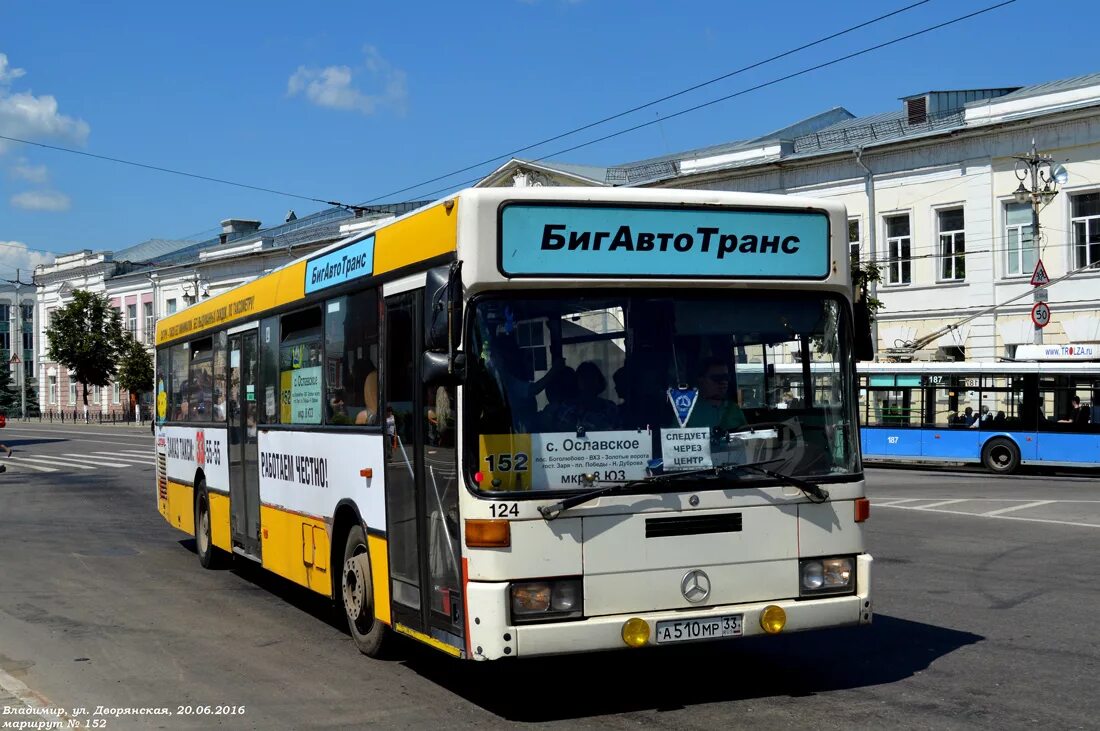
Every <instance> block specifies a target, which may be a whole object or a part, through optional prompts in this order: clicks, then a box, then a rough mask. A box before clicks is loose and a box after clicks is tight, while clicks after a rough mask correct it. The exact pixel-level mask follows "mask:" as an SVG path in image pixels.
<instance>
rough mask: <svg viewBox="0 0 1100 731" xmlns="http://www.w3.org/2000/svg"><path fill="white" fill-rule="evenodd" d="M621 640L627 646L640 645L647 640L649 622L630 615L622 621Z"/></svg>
mask: <svg viewBox="0 0 1100 731" xmlns="http://www.w3.org/2000/svg"><path fill="white" fill-rule="evenodd" d="M623 642H625V643H626V644H627V646H628V647H641V646H643V645H645V644H646V643H647V642H649V622H646V621H645V620H644V619H641V618H640V617H631V618H630V619H628V620H626V622H624V623H623Z"/></svg>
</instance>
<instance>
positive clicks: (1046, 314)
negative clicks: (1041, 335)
mask: <svg viewBox="0 0 1100 731" xmlns="http://www.w3.org/2000/svg"><path fill="white" fill-rule="evenodd" d="M1031 321H1032V322H1034V323H1035V327H1039V328H1042V327H1046V326H1047V325H1049V324H1050V306H1049V305H1047V303H1046V302H1036V303H1035V306H1034V307H1032V308H1031Z"/></svg>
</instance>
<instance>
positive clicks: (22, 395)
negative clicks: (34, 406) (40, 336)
mask: <svg viewBox="0 0 1100 731" xmlns="http://www.w3.org/2000/svg"><path fill="white" fill-rule="evenodd" d="M22 286H23V270H22V269H16V270H15V341H16V342H15V343H14V345H15V346H16V347H13V348H12V349H11V350H12V353H13V354H16V358H17V360H16V361H15V364H16V365H17V366H18V368H17V369H16V370H17V371H18V373H17V377H18V378H19V418H20V419H26V418H27V377H26V375H25V369H26V366H25V365H24V363H23V358H22V357H20V356H19V355H17V354H18V353H19V352H20V351H21V350H23V299H22V298H21V297H20V296H19V294H20V288H21V287H22ZM32 322H33V319H32ZM10 341H11V339H10V338H9V342H10Z"/></svg>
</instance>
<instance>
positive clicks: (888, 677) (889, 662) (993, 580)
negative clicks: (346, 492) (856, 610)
mask: <svg viewBox="0 0 1100 731" xmlns="http://www.w3.org/2000/svg"><path fill="white" fill-rule="evenodd" d="M151 439H152V438H151V435H150V434H149V433H148V431H147V430H140V429H126V428H87V427H84V428H81V427H77V428H74V427H71V426H70V427H67V429H66V428H61V427H56V428H55V427H49V426H46V425H43V426H38V425H32V426H30V427H10V428H8V429H5V430H4V431H3V432H0V440H3V441H5V442H6V443H7V444H9V445H11V446H13V447H14V448H15V449H16V453H15V456H14V457H13V458H12V459H11V460H5V459H3V458H0V463H4V464H6V465H9V470H8V471H7V473H5V474H3V475H0V679H4V678H6V679H7V681H6V683H5V682H0V727H2V724H3V722H4V721H5V720H8V718H9V717H5V716H3V715H2V714H3V713H4V707H5V706H7V707H9V708H14V707H16V706H18V705H20V701H18V700H16V699H15V698H14V697H13V696H12V688H15V689H16V691H18V694H20V695H21V696H22V697H23V698H24V699H29V700H26V701H25V702H32V703H33V702H40V703H47V702H48V703H50V704H52V705H54V706H56V707H60V708H62V709H66V710H70V711H71V710H72V709H74V708H78V707H81V706H83V707H87V708H89V709H94V708H95V707H96V706H108V707H113V708H120V707H122V708H150V707H167V708H169V709H170V710H171V711H172V712H173V713H174V712H175V711H176V710H177V708H178V706H180V705H185V706H186V705H191V706H217V705H223V704H224V705H230V706H237V707H239V706H244V713H243V714H242V715H237V716H221V717H211V716H202V717H198V716H179V715H173V716H172V717H162V718H145V719H135V718H123V719H118V720H114V719H110V720H108V724H107V725H106V728H111V729H117V728H168V729H176V728H210V727H223V728H260V727H263V728H315V727H316V728H325V727H331V728H340V727H363V726H377V727H383V728H391V727H405V728H440V727H447V728H473V727H476V728H481V729H484V728H497V727H504V726H510V725H514V724H516V723H517V722H518V723H523V724H525V725H526V724H536V725H541V724H548V725H552V726H558V727H563V728H579V727H584V728H588V727H591V728H596V727H599V728H627V727H629V728H636V727H639V726H642V727H662V728H706V729H712V728H853V727H854V728H882V727H895V728H936V729H940V728H974V727H977V728H998V729H1003V728H1016V727H1024V726H1033V725H1036V724H1042V725H1044V726H1048V727H1056V728H1084V727H1095V726H1096V724H1097V719H1098V718H1100V693H1097V692H1096V679H1097V677H1100V631H1098V629H1100V626H1098V625H1100V622H1098V621H1097V619H1096V616H1097V609H1096V608H1097V606H1098V605H1100V589H1098V586H1100V490H1098V489H1097V488H1098V487H1100V481H1098V479H1100V478H1091V477H1082V476H1064V475H1058V476H1051V475H1029V476H1024V477H1010V478H993V477H988V476H986V475H984V474H982V473H980V472H975V471H966V472H961V471H947V470H943V471H921V470H888V469H869V470H868V478H869V481H870V488H869V491H870V494H871V497H872V500H873V502H874V504H875V507H874V508H873V510H872V517H871V520H870V522H869V523H868V524H867V525H868V540H869V543H870V547H871V550H872V552H873V554H874V555H875V557H876V563H875V576H874V592H875V609H876V617H875V621H874V624H873V625H872V626H870V627H867V628H860V629H852V630H840V631H832V632H822V633H814V634H801V635H798V634H792V635H787V636H779V637H775V638H767V637H765V638H750V639H745V640H739V641H734V642H730V643H725V644H716V645H695V646H693V647H689V648H673V649H671V650H661V651H642V652H620V653H610V654H601V655H593V656H579V657H566V658H555V659H552V660H542V661H530V660H528V661H518V662H512V663H508V662H503V663H499V664H495V665H489V666H485V665H481V664H474V663H458V662H454V661H450V660H449V659H448V658H446V657H444V656H442V655H441V654H439V653H436V652H435V651H433V650H431V649H428V648H422V647H420V646H416V645H412V644H399V645H398V646H397V648H396V651H395V652H394V653H393V656H392V657H391V658H389V659H387V660H384V661H372V660H369V659H367V658H364V657H362V656H360V655H359V654H358V653H357V652H356V651H355V649H354V647H353V645H352V643H351V640H350V638H349V637H348V635H347V634H346V632H345V631H344V629H343V627H342V626H341V623H340V622H339V621H338V620H336V619H334V618H333V616H332V614H331V613H330V611H329V610H328V607H327V606H326V604H325V602H324V601H321V600H319V599H317V598H314V596H313V595H311V594H309V593H308V592H305V591H303V590H299V589H298V588H296V587H294V586H292V585H290V584H288V583H287V582H284V581H282V580H280V579H278V578H275V577H272V576H269V575H267V574H264V573H263V572H260V571H256V570H249V569H239V568H235V569H232V570H228V571H204V570H202V569H201V568H200V567H199V565H198V561H197V559H196V556H195V554H194V547H193V542H192V541H191V540H189V539H186V538H185V537H184V536H182V534H180V533H178V532H176V531H174V530H172V529H171V528H169V527H168V526H167V525H166V524H165V523H164V522H163V521H162V519H161V518H160V516H159V515H158V514H157V512H156V506H155V502H154V485H153V455H152V447H151ZM31 460H37V461H35V462H32V461H31ZM111 465H116V466H111ZM35 467H37V468H40V469H35ZM45 470H53V471H45ZM5 684H6V685H7V686H8V687H7V689H6V690H5V689H4V686H5ZM36 699H37V700H36Z"/></svg>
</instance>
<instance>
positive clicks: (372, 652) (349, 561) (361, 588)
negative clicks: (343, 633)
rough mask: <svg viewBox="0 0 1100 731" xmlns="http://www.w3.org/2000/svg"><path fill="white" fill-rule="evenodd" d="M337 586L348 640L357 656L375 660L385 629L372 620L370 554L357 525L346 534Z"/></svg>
mask: <svg viewBox="0 0 1100 731" xmlns="http://www.w3.org/2000/svg"><path fill="white" fill-rule="evenodd" d="M340 585H341V589H340V593H341V596H342V598H343V601H344V615H345V616H346V617H347V619H348V629H349V630H350V631H351V639H352V640H354V642H355V646H356V647H358V648H359V652H361V653H363V654H364V655H368V656H370V657H378V656H379V655H381V654H382V645H383V643H384V642H385V639H386V625H384V624H383V623H381V622H379V621H378V620H377V619H375V617H374V585H373V584H372V583H371V566H370V553H369V552H368V551H367V536H366V534H365V533H364V532H363V527H362V526H360V525H355V526H352V528H351V530H350V531H348V538H347V542H346V543H345V544H344V567H343V576H342V577H341V580H340Z"/></svg>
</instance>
